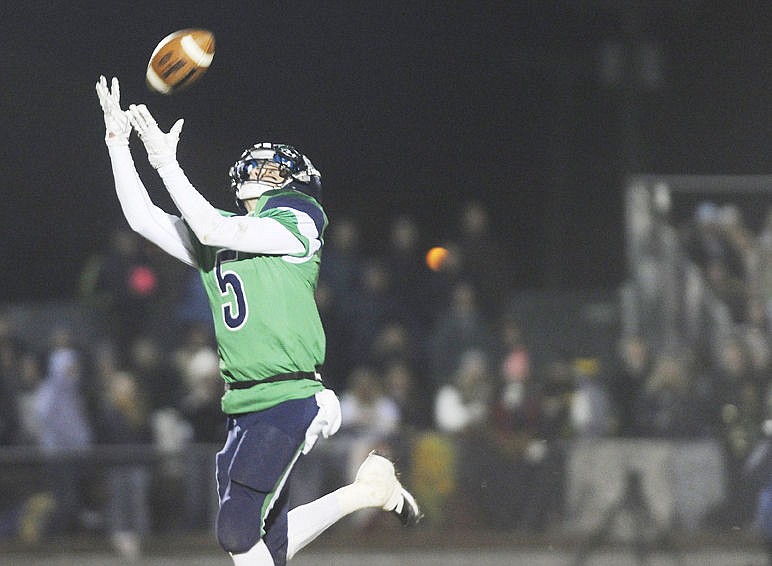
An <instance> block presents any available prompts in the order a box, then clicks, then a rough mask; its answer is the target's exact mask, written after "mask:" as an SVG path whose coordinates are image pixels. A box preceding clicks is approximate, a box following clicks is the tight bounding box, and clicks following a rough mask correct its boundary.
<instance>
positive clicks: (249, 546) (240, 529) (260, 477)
mask: <svg viewBox="0 0 772 566" xmlns="http://www.w3.org/2000/svg"><path fill="white" fill-rule="evenodd" d="M316 409H317V407H316V403H315V402H314V399H313V398H311V399H301V400H294V401H287V402H285V403H282V404H281V405H278V406H276V407H273V408H271V409H267V410H265V411H260V412H256V413H249V414H246V415H241V416H238V417H236V418H232V419H231V426H230V430H229V433H228V440H227V441H226V444H225V447H224V448H223V450H222V451H221V452H220V453H219V454H218V456H217V470H218V472H217V481H218V493H219V495H220V509H219V511H218V514H217V524H216V531H217V539H218V542H219V543H220V546H222V548H223V549H224V550H226V551H227V552H229V553H230V554H231V556H232V557H233V561H234V564H236V565H238V566H264V565H273V564H276V565H279V566H283V565H284V564H285V562H286V550H287V527H286V524H287V519H286V515H287V507H288V505H287V499H288V498H287V495H286V494H287V480H288V478H289V475H290V473H291V472H292V468H293V465H294V463H295V462H296V460H297V458H298V457H299V455H300V450H301V449H302V447H303V442H304V438H305V431H306V429H307V427H308V425H309V423H310V422H311V421H312V420H313V418H314V415H315V414H316ZM266 552H267V553H266ZM269 560H270V561H269Z"/></svg>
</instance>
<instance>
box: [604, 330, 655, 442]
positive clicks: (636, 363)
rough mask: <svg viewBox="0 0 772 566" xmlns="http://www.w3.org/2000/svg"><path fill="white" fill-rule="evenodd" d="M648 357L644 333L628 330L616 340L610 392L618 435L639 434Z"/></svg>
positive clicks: (648, 349)
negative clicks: (641, 401)
mask: <svg viewBox="0 0 772 566" xmlns="http://www.w3.org/2000/svg"><path fill="white" fill-rule="evenodd" d="M651 357H652V356H651V350H650V347H649V343H648V342H647V340H646V339H645V338H644V337H643V336H640V335H637V334H631V335H628V336H623V337H622V338H621V339H620V340H619V343H618V347H617V350H616V352H615V362H616V366H615V368H614V369H613V370H612V371H613V375H612V376H611V382H610V385H609V393H610V395H611V398H612V400H613V404H614V407H615V409H616V412H617V425H618V426H617V433H618V434H619V435H620V436H623V437H630V436H639V433H640V431H639V429H638V426H637V425H638V422H639V419H638V417H637V411H638V409H639V407H638V399H640V397H641V395H642V392H643V387H644V384H645V382H646V379H647V377H648V375H649V373H650V372H651Z"/></svg>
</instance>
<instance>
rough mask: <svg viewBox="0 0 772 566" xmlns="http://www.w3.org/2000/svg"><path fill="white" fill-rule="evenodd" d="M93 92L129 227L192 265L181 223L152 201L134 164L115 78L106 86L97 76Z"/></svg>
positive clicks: (193, 263) (129, 131) (102, 78)
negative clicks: (95, 94) (102, 117)
mask: <svg viewBox="0 0 772 566" xmlns="http://www.w3.org/2000/svg"><path fill="white" fill-rule="evenodd" d="M96 92H97V96H98V97H99V104H100V106H101V107H102V112H103V114H104V120H105V144H106V145H107V149H108V152H109V154H110V162H111V165H112V169H113V177H114V179H115V192H116V194H117V196H118V201H119V202H120V204H121V209H122V210H123V215H124V216H125V217H126V220H127V222H128V223H129V226H130V227H131V229H132V230H134V231H135V232H137V233H138V234H140V235H141V236H143V237H144V238H146V239H148V240H150V241H151V242H153V243H154V244H156V245H157V246H158V247H160V248H161V249H163V250H164V251H166V252H167V253H169V254H170V255H172V256H174V257H176V258H177V259H179V260H181V261H183V262H185V263H187V264H188V265H195V264H196V262H195V259H194V258H193V254H192V252H191V250H192V245H191V242H190V237H189V236H188V232H187V229H186V228H185V225H184V222H183V221H182V219H181V218H179V217H178V216H175V215H173V214H167V213H166V212H165V211H164V210H163V209H161V208H159V207H157V206H156V205H154V204H153V202H152V201H151V199H150V195H148V193H147V190H146V189H145V186H144V185H143V184H142V181H141V180H140V178H139V174H138V173H137V169H136V167H135V166H134V160H133V159H132V158H131V152H130V151H129V134H130V133H131V123H130V121H129V116H128V114H127V113H126V112H125V111H123V110H122V109H121V105H120V86H119V84H118V79H116V78H113V79H112V81H111V85H110V87H108V85H107V79H106V78H105V77H104V76H102V77H100V78H99V82H97V84H96Z"/></svg>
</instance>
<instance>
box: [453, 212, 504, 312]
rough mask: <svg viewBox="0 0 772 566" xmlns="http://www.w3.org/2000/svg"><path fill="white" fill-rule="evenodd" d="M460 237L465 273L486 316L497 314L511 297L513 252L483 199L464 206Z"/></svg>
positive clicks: (460, 249) (459, 243)
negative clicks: (497, 231)
mask: <svg viewBox="0 0 772 566" xmlns="http://www.w3.org/2000/svg"><path fill="white" fill-rule="evenodd" d="M460 227H461V238H460V239H459V241H458V245H459V251H460V253H461V256H462V266H463V273H464V277H465V278H466V279H467V280H468V281H470V282H471V283H472V284H473V285H474V287H475V289H476V290H477V293H478V296H479V303H480V308H481V309H482V311H483V312H484V313H485V315H486V316H487V317H489V318H490V319H493V318H494V317H496V316H498V314H499V312H500V309H501V306H502V304H503V303H505V302H506V301H507V300H508V298H509V293H510V290H511V281H513V280H514V273H513V264H512V262H511V261H510V256H511V254H510V253H509V252H508V251H507V250H506V249H504V246H502V240H501V238H500V237H498V236H497V235H494V231H493V230H492V228H491V221H490V214H489V212H488V209H487V208H486V207H485V205H484V204H483V203H482V202H480V201H472V202H468V203H466V204H465V205H464V207H463V208H462V210H461V222H460Z"/></svg>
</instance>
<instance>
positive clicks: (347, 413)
mask: <svg viewBox="0 0 772 566" xmlns="http://www.w3.org/2000/svg"><path fill="white" fill-rule="evenodd" d="M340 412H341V415H342V421H341V428H340V431H339V432H338V435H337V439H338V443H341V444H345V445H346V446H347V447H348V456H347V457H346V466H347V469H346V476H347V477H349V478H353V477H354V474H355V472H356V470H357V467H358V466H359V463H360V462H361V461H362V459H363V458H365V457H366V456H367V454H368V453H369V452H370V451H371V450H372V449H373V447H376V448H377V449H378V450H379V451H380V452H382V453H387V454H388V453H389V452H390V451H391V450H390V447H391V441H392V437H393V436H394V435H395V434H396V433H397V432H398V429H399V424H400V414H399V407H398V406H397V404H396V403H395V402H394V400H393V399H391V398H390V397H388V396H387V395H386V394H385V393H384V391H383V386H382V378H381V376H380V375H379V374H378V373H377V371H376V370H375V369H374V368H372V367H369V366H358V367H356V368H354V371H353V372H352V373H351V375H350V376H349V378H348V386H347V387H346V389H345V390H344V391H343V393H342V395H341V397H340Z"/></svg>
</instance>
